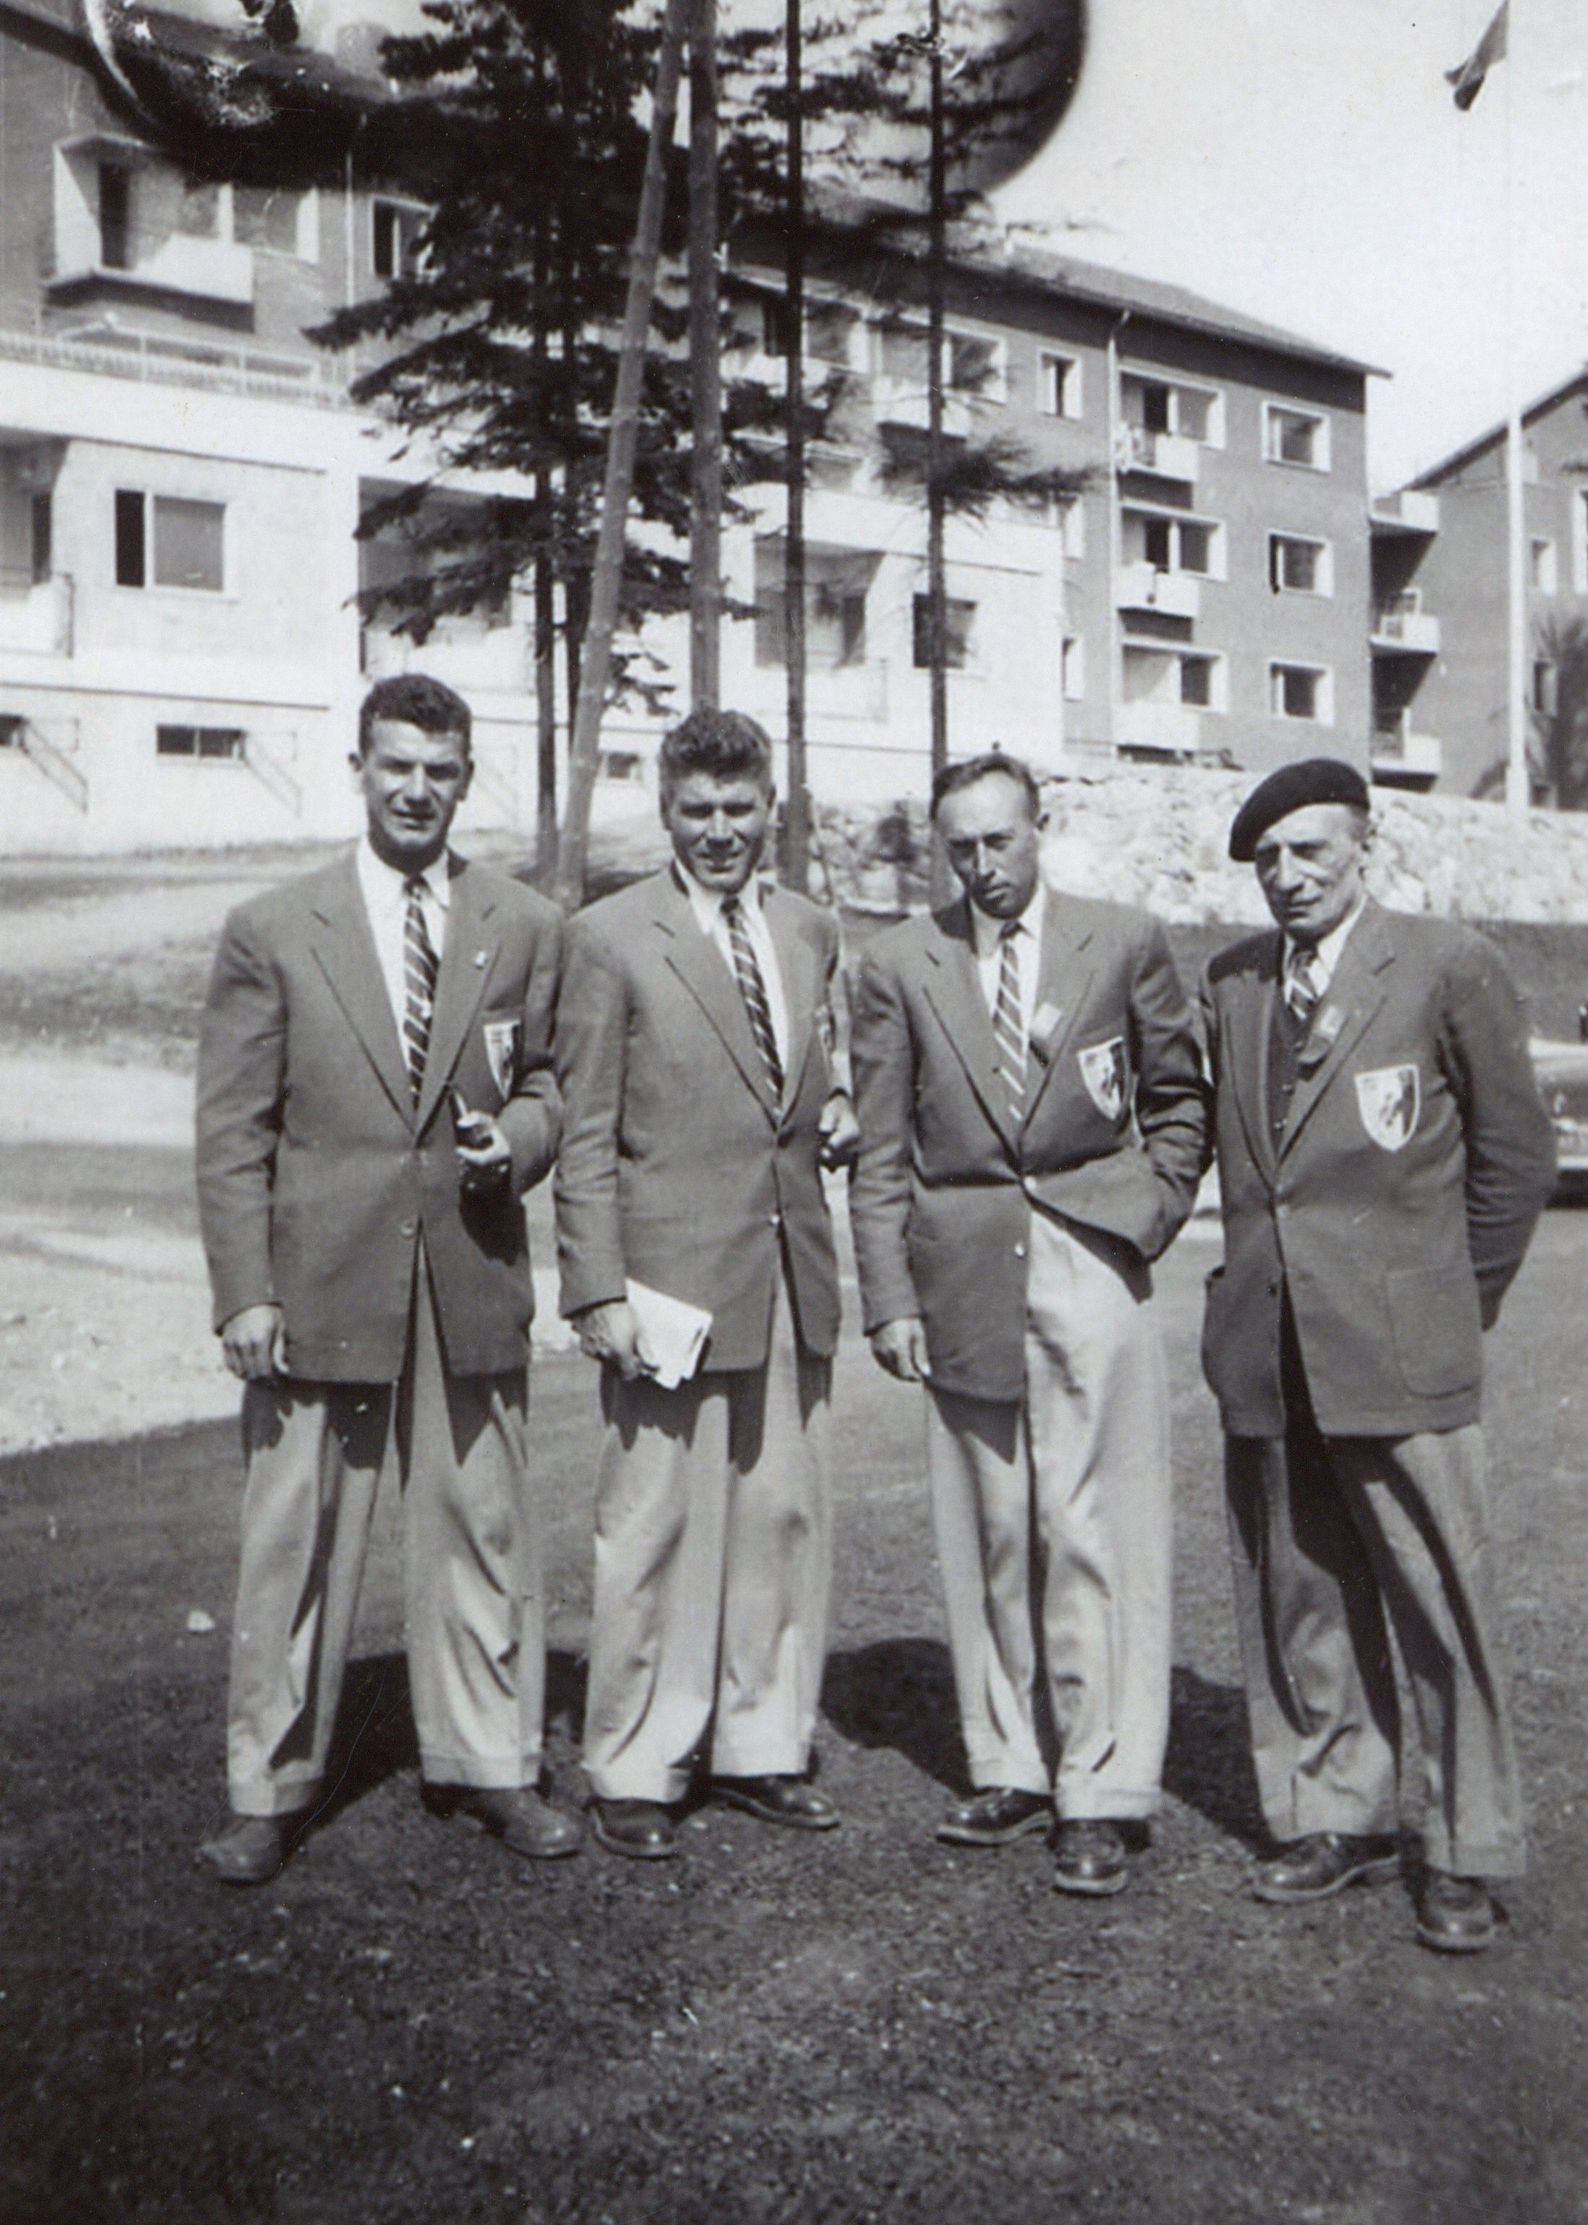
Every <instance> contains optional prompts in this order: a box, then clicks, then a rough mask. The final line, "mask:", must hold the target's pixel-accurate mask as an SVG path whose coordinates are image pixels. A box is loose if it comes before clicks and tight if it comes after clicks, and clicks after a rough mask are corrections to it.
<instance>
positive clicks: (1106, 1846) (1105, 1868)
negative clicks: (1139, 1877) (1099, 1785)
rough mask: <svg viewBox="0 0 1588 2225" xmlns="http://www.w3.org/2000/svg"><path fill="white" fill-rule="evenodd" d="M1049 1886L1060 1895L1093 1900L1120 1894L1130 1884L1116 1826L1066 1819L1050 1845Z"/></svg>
mask: <svg viewBox="0 0 1588 2225" xmlns="http://www.w3.org/2000/svg"><path fill="white" fill-rule="evenodd" d="M1053 1882H1054V1885H1055V1886H1056V1887H1057V1888H1058V1890H1059V1891H1060V1892H1061V1893H1083V1894H1087V1895H1089V1896H1090V1897H1092V1898H1093V1899H1101V1898H1102V1897H1103V1896H1105V1895H1107V1894H1110V1893H1122V1892H1123V1891H1124V1890H1125V1887H1126V1886H1127V1885H1128V1884H1129V1883H1130V1864H1129V1862H1128V1860H1127V1859H1126V1855H1125V1841H1124V1839H1123V1837H1122V1836H1121V1834H1120V1829H1119V1825H1118V1824H1117V1823H1109V1822H1107V1821H1106V1820H1104V1819H1100V1818H1096V1817H1092V1816H1068V1817H1066V1818H1065V1820H1064V1821H1063V1822H1062V1823H1061V1824H1060V1825H1059V1831H1058V1837H1057V1839H1056V1840H1055V1841H1054V1848H1053Z"/></svg>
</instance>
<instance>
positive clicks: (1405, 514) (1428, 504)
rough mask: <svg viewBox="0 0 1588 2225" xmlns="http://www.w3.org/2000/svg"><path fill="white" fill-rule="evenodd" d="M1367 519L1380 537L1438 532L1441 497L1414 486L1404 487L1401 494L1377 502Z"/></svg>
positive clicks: (1382, 498) (1391, 495)
mask: <svg viewBox="0 0 1588 2225" xmlns="http://www.w3.org/2000/svg"><path fill="white" fill-rule="evenodd" d="M1368 519H1369V524H1370V526H1371V529H1372V531H1373V532H1374V533H1375V534H1379V535H1385V536H1387V535H1390V534H1395V533H1416V534H1432V533H1437V532H1438V531H1439V497H1438V495H1436V494H1425V493H1423V492H1422V491H1421V490H1419V489H1417V488H1414V487H1403V488H1402V490H1401V492H1400V493H1399V494H1390V495H1384V496H1383V497H1381V499H1380V500H1379V501H1377V502H1375V503H1374V504H1373V505H1372V506H1371V508H1370V510H1369V512H1368Z"/></svg>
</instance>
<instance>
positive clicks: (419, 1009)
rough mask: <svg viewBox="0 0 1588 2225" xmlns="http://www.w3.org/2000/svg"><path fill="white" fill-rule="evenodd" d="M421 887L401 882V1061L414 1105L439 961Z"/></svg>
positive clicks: (417, 883) (422, 1071)
mask: <svg viewBox="0 0 1588 2225" xmlns="http://www.w3.org/2000/svg"><path fill="white" fill-rule="evenodd" d="M423 887H424V882H423V881H422V880H419V879H415V880H411V881H405V882H404V883H403V893H404V895H405V896H406V897H407V899H408V904H407V909H406V910H405V911H404V913H403V1060H404V1063H405V1064H406V1066H407V1068H408V1079H409V1082H410V1083H411V1085H412V1087H413V1093H414V1102H415V1104H417V1103H418V1102H419V1091H420V1087H421V1085H422V1084H423V1082H424V1078H425V1058H426V1055H427V1053H428V1052H429V1049H430V1021H431V1016H432V1014H433V1013H434V1011H435V1008H436V974H437V972H438V971H439V969H440V963H441V961H440V960H439V959H438V958H437V956H436V946H435V944H434V943H433V942H432V941H431V940H430V930H429V929H428V928H427V927H426V925H425V910H424V906H423V904H422V903H421V902H420V900H419V899H420V891H421V889H422V888H423Z"/></svg>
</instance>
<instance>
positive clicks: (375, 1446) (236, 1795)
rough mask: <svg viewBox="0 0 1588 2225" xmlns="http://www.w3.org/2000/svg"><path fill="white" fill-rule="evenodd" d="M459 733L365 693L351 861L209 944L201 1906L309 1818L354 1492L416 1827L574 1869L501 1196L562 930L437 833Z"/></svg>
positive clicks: (204, 1052)
mask: <svg viewBox="0 0 1588 2225" xmlns="http://www.w3.org/2000/svg"><path fill="white" fill-rule="evenodd" d="M472 764H473V761H472V756H471V751H470V719H469V710H468V706H467V704H466V703H464V702H463V701H462V699H461V698H460V697H459V696H457V695H455V694H454V693H453V692H452V690H451V689H450V688H446V687H443V686H442V685H441V684H440V682H438V681H435V680H431V679H428V678H426V677H425V676H423V675H421V674H418V673H415V674H409V675H406V676H404V677H402V678H398V679H392V680H384V681H380V682H378V683H377V685H376V686H375V687H374V688H373V689H371V691H370V693H369V695H368V697H367V698H366V700H365V703H364V707H363V712H362V715H361V718H360V722H359V741H358V750H357V753H356V755H355V756H354V758H353V776H354V780H355V782H356V784H357V787H358V791H359V794H360V797H361V798H362V801H363V805H364V811H365V819H366V831H365V833H364V835H363V837H362V838H361V840H360V841H359V842H358V843H357V844H356V845H355V846H354V848H353V849H351V850H350V851H349V852H348V853H347V854H346V855H345V856H344V857H341V858H338V859H337V860H336V861H335V863H334V864H332V865H329V866H326V867H325V868H324V869H323V870H322V871H320V872H317V873H312V874H310V875H308V876H307V877H306V878H304V879H302V880H299V881H296V882H292V883H289V884H288V885H287V886H285V887H283V888H279V889H274V890H271V891H269V892H268V893H267V894H266V895H264V896H261V897H258V898H256V899H254V900H253V901H252V902H251V903H248V904H244V905H243V906H241V907H240V908H239V909H238V910H237V911H236V912H234V913H233V914H232V916H231V918H230V919H229V920H228V921H227V923H226V929H225V933H224V935H223V936H222V939H221V945H220V950H219V952H218V954H217V957H216V960H215V967H214V973H213V976H212V978H211V982H210V988H209V996H208V1000H207V1002H206V1005H205V1010H204V1024H203V1031H202V1034H201V1037H200V1042H199V1066H198V1193H199V1220H200V1226H201V1229H202V1232H203V1237H204V1245H205V1250H206V1252H207V1254H208V1259H209V1271H210V1281H211V1285H212V1287H213V1291H214V1299H215V1325H216V1328H217V1330H218V1331H219V1334H220V1338H221V1343H222V1347H223V1350H224V1353H225V1357H226V1361H227V1364H228V1366H229V1367H230V1368H231V1370H232V1372H233V1373H234V1374H235V1375H237V1376H239V1377H240V1378H241V1379H242V1381H243V1383H244V1385H245V1389H244V1393H243V1435H244V1443H245V1448H246V1453H247V1461H248V1483H247V1491H246V1495H245V1497H244V1501H243V1522H242V1567H241V1573H240V1575H239V1579H238V1591H237V1612H236V1619H235V1623H234V1626H233V1632H232V1665H231V1695H230V1703H229V1716H228V1734H227V1752H228V1778H229V1783H230V1793H231V1808H232V1814H231V1819H230V1821H229V1823H228V1824H227V1826H226V1828H225V1829H224V1830H223V1831H222V1832H221V1833H220V1834H219V1835H218V1836H217V1837H215V1838H213V1839H211V1840H209V1841H208V1842H207V1843H206V1844H205V1846H204V1847H203V1848H202V1850H201V1859H202V1861H203V1862H204V1864H205V1865H206V1867H207V1868H208V1869H209V1870H210V1871H211V1872H212V1873H213V1874H214V1875H215V1876H217V1877H219V1878H220V1879H222V1880H223V1881H224V1882H225V1883H227V1884H231V1885H259V1884H263V1883H265V1882H266V1881H267V1880H268V1879H270V1878H272V1877H274V1875H275V1874H276V1872H277V1871H278V1870H279V1869H280V1867H281V1864H282V1862H283V1860H284V1859H285V1856H286V1853H287V1851H288V1849H289V1847H290V1844H291V1842H292V1839H293V1837H294V1835H295V1834H296V1832H297V1831H298V1829H299V1828H300V1826H301V1825H302V1823H303V1821H304V1819H305V1817H306V1816H307V1815H308V1814H309V1813H310V1812H311V1811H312V1809H313V1808H314V1806H315V1804H316V1802H317V1801H318V1800H319V1798H320V1796H321V1792H322V1788H323V1784H324V1776H325V1767H326V1757H327V1751H328V1748H329V1744H330V1738H331V1730H332V1725H333V1722H334V1719H335V1715H336V1705H337V1699H338V1695H339V1693H340V1690H341V1684H342V1675H343V1667H344V1664H345V1661H346V1656H347V1648H348V1641H349V1638H350V1635H351V1632H352V1625H353V1614H354V1609H355V1606H356V1603H357V1598H358V1589H359V1582H360V1577H361V1574H362V1570H363V1562H364V1552H365V1545H366V1542H367V1539H368V1535H369V1525H370V1518H371V1513H372V1510H373V1506H374V1499H375V1491H376V1486H377V1483H378V1482H379V1480H380V1477H381V1475H382V1473H383V1471H385V1470H388V1469H389V1470H392V1471H393V1472H395V1474H396V1475H397V1476H398V1478H399V1479H400V1480H401V1483H402V1488H403V1529H404V1578H405V1608H406V1623H407V1634H408V1667H409V1682H410V1686H411V1690H412V1694H413V1707H414V1718H415V1727H416V1729H417V1732H418V1739H419V1757H420V1767H421V1770H422V1772H423V1779H424V1786H425V1794H426V1798H427V1802H428V1804H429V1805H430V1806H431V1807H432V1808H434V1809H435V1810H437V1811H438V1812H443V1813H461V1814H463V1815H465V1816H467V1817H470V1818H472V1820H473V1821H474V1822H475V1823H477V1824H478V1825H479V1826H480V1827H481V1828H482V1829H483V1830H485V1831H486V1832H488V1833H490V1834H492V1835H493V1836H495V1837H497V1838H499V1839H501V1840H503V1841H504V1842H505V1844H506V1845H507V1846H508V1848H509V1849H510V1850H511V1851H512V1852H514V1853H517V1854H521V1855H528V1856H534V1857H543V1856H555V1855H562V1854H571V1853H573V1852H574V1851H575V1849H576V1847H577V1845H578V1841H579V1831H578V1827H577V1825H576V1823H575V1822H574V1820H573V1819H572V1818H571V1817H569V1816H567V1815H564V1814H561V1813H559V1812H558V1811H557V1810H556V1809H554V1808H552V1807H550V1806H549V1805H548V1804H547V1802H546V1801H545V1800H543V1799H542V1798H541V1796H540V1794H539V1791H538V1789H537V1778H538V1775H539V1771H540V1762H541V1702H542V1693H543V1688H544V1675H545V1641H544V1630H543V1599H542V1589H543V1588H542V1581H541V1571H540V1527H539V1517H538V1512H537V1508H536V1505H535V1501H534V1498H533V1496H532V1492H531V1484H530V1477H529V1473H528V1467H527V1460H526V1451H525V1398H526V1374H525V1370H526V1363H527V1360H528V1352H529V1347H528V1340H527V1333H526V1332H527V1329H528V1324H529V1317H530V1313H531V1311H532V1308H533V1304H534V1290H533V1285H532V1283H531V1280H530V1271H529V1256H528V1251H527V1247H526V1243H525V1234H524V1215H523V1209H522V1206H521V1204H520V1202H519V1201H520V1197H521V1195H522V1193H523V1192H524V1191H525V1190H526V1189H528V1188H529V1186H530V1185H531V1184H532V1183H535V1182H538V1181H539V1180H541V1178H542V1177H543V1176H544V1175H545V1174H546V1172H547V1171H548V1169H549V1167H550V1165H551V1160H552V1156H553V1153H554V1152H555V1150H556V1147H557V1134H558V1099H557V1090H556V1084H555V1082H554V1081H553V1079H552V1073H551V1021H552V1014H553V1011H554V1009H555V1004H556V992H557V972H558V962H559V956H560V951H561V944H562V921H561V916H560V915H559V914H558V912H557V911H556V910H555V909H554V908H553V906H551V905H550V904H548V903H546V902H545V900H544V899H543V898H541V897H538V896H535V895H533V894H532V893H531V892H530V891H529V890H527V889H524V888H520V887H519V886H518V884H517V883H516V882H513V881H510V880H507V879H506V878H505V877H504V876H502V875H499V874H495V873H491V872H489V871H487V870H486V869H484V868H483V867H480V866H476V865H470V864H467V863H465V861H464V860H463V859H461V858H458V857H455V856H453V855H452V854H451V853H450V852H449V851H448V848H447V835H448V831H449V829H450V827H451V825H452V820H453V817H454V815H455V813H456V811H457V809H458V806H459V804H460V803H461V802H462V801H463V798H464V796H465V795H466V794H467V792H468V787H469V779H470V774H471V771H472Z"/></svg>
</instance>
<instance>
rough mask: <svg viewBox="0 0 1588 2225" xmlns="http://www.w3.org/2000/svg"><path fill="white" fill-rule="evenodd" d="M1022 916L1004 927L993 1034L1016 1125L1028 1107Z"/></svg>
mask: <svg viewBox="0 0 1588 2225" xmlns="http://www.w3.org/2000/svg"><path fill="white" fill-rule="evenodd" d="M1019 932H1020V922H1019V920H1018V919H1011V920H1009V921H1008V922H1007V924H1006V925H1005V927H1004V930H1003V934H1002V937H1001V941H1002V948H1001V949H1000V951H999V954H998V996H997V1000H996V1002H995V1003H994V1005H993V1035H994V1038H995V1039H996V1041H997V1045H998V1076H999V1079H1000V1080H1001V1081H1002V1083H1003V1085H1004V1089H1005V1091H1006V1093H1007V1095H1008V1098H1009V1110H1010V1111H1011V1113H1013V1115H1014V1118H1015V1122H1016V1125H1017V1126H1018V1124H1019V1122H1020V1120H1021V1119H1022V1118H1023V1117H1024V1114H1025V1109H1026V1031H1025V1023H1024V1020H1023V1019H1022V1017H1021V1011H1020V960H1019V958H1018V956H1017V955H1016V952H1015V937H1016V935H1018V934H1019Z"/></svg>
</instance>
